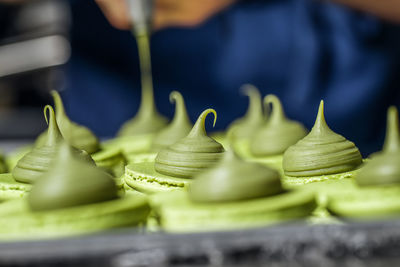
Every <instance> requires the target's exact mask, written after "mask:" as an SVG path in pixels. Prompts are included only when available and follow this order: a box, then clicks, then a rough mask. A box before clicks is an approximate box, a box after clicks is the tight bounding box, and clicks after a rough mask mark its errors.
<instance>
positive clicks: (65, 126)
mask: <svg viewBox="0 0 400 267" xmlns="http://www.w3.org/2000/svg"><path fill="white" fill-rule="evenodd" d="M51 95H52V96H53V99H54V105H55V109H56V118H57V123H58V126H59V127H60V131H61V133H62V135H63V137H64V139H65V140H66V141H67V142H68V143H69V144H70V145H71V146H73V147H75V148H77V149H81V150H85V151H86V152H88V153H89V154H93V153H95V152H97V151H99V149H100V144H99V140H98V138H97V137H96V136H95V135H94V134H93V132H92V131H91V130H89V128H87V127H85V126H82V125H79V124H77V123H75V122H72V121H71V120H70V119H69V118H68V116H67V114H66V113H65V109H64V104H63V102H62V99H61V97H60V95H59V93H58V92H57V91H54V90H53V91H51Z"/></svg>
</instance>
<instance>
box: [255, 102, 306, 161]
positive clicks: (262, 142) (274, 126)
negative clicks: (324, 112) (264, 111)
mask: <svg viewBox="0 0 400 267" xmlns="http://www.w3.org/2000/svg"><path fill="white" fill-rule="evenodd" d="M264 103H265V104H266V105H271V107H272V110H271V113H270V118H269V120H268V122H267V123H266V124H265V125H264V126H263V127H262V128H260V129H259V130H258V131H257V132H256V133H255V135H254V138H253V139H252V141H251V143H250V150H251V153H252V154H253V155H255V156H271V155H279V154H283V152H285V150H286V149H287V148H288V147H290V146H291V145H294V144H295V143H296V142H297V141H299V140H300V139H301V138H303V137H304V136H306V135H307V133H308V131H307V129H306V128H305V127H304V126H303V125H302V124H301V123H299V122H296V121H293V120H289V119H287V117H286V115H285V112H284V111H283V107H282V103H281V101H280V100H279V98H278V97H277V96H275V95H272V94H271V95H267V96H266V97H265V98H264Z"/></svg>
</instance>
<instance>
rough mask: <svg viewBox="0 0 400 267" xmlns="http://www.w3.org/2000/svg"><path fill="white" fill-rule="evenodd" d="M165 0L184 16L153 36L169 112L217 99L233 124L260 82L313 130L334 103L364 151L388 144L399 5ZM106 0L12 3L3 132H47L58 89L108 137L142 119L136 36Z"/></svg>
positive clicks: (197, 108)
mask: <svg viewBox="0 0 400 267" xmlns="http://www.w3.org/2000/svg"><path fill="white" fill-rule="evenodd" d="M156 1H157V2H158V5H157V8H158V10H159V11H158V12H159V14H162V12H164V13H165V14H169V13H168V12H170V13H171V14H172V15H171V17H168V16H164V17H161V16H158V17H157V19H158V24H157V25H158V27H157V29H156V30H155V31H154V33H153V34H152V36H151V50H152V63H153V79H154V87H155V97H156V103H157V106H158V109H159V110H160V112H161V113H163V114H165V115H167V116H169V117H171V116H172V115H173V111H174V107H173V106H172V105H171V104H170V103H169V101H168V95H169V93H170V92H171V91H172V90H179V91H180V92H182V94H183V96H184V97H185V100H186V102H187V106H188V111H189V114H190V116H191V118H192V120H194V119H195V118H196V117H197V115H199V114H200V112H201V111H202V110H204V109H205V108H208V107H212V108H215V109H216V110H217V112H218V121H217V125H216V129H217V130H219V129H224V128H225V127H226V126H227V125H228V124H229V123H230V122H231V121H232V120H234V119H235V118H237V117H239V116H242V115H243V114H244V112H245V110H246V108H247V99H246V98H245V97H244V96H242V95H240V93H239V87H240V86H241V85H242V84H244V83H252V84H254V85H255V86H257V87H258V88H259V89H260V91H261V92H262V94H263V95H265V94H268V93H274V94H277V95H278V96H279V97H280V98H281V99H282V102H283V104H284V107H285V109H286V113H287V115H288V117H289V118H291V119H296V120H299V121H301V122H303V123H304V124H305V125H306V126H307V127H308V128H309V129H310V128H311V127H312V125H313V122H314V119H315V116H316V112H317V109H318V103H319V101H320V100H321V99H324V100H325V107H326V118H327V121H328V124H329V125H330V127H331V128H332V129H333V130H335V131H337V132H338V133H340V134H342V135H343V136H345V137H346V138H348V139H349V140H351V141H354V142H355V143H356V145H357V146H358V147H359V148H360V150H361V152H362V153H363V154H364V156H366V155H368V154H369V153H371V152H374V151H376V150H378V149H380V147H381V145H382V143H383V136H384V130H385V122H386V110H387V108H388V106H389V105H397V106H399V104H400V90H399V88H400V26H399V24H398V22H397V20H396V14H395V13H394V12H393V13H391V14H390V16H385V13H384V12H383V14H382V13H379V12H377V13H378V14H372V13H374V12H369V11H368V10H360V9H359V8H358V9H352V8H351V7H349V6H348V5H342V4H341V3H337V2H346V1H345V0H340V1H333V0H332V1H314V0H242V1H239V0H237V1H234V0H230V1H229V0H227V1H221V2H220V4H219V6H218V7H214V6H215V5H216V4H215V3H217V2H215V1H209V0H207V1H202V2H201V0H156ZM106 2H107V1H106V0H102V1H100V0H99V1H92V0H87V1H72V0H71V1H63V0H31V1H29V0H28V1H13V0H0V138H1V139H3V140H7V139H16V138H23V139H30V138H32V139H33V138H35V137H36V136H37V134H38V133H40V132H41V131H42V130H43V129H44V128H45V121H44V119H43V114H42V108H43V106H44V105H45V104H47V103H51V101H50V97H49V94H48V92H49V91H50V90H52V89H56V90H59V91H61V94H62V97H63V99H64V101H65V105H66V111H67V114H68V115H69V116H70V118H71V119H72V120H74V121H76V122H78V123H81V124H84V125H86V126H88V127H89V128H91V129H92V130H93V131H94V132H95V133H96V134H97V135H99V136H100V137H111V136H113V135H114V134H115V133H116V132H117V130H118V129H119V127H120V126H121V124H122V123H123V122H125V121H126V120H127V119H129V118H131V117H132V116H134V114H135V113H136V111H137V109H138V105H139V102H140V72H139V63H138V54H137V46H136V41H135V39H134V37H133V35H132V34H131V32H130V31H129V30H127V29H126V25H125V24H124V16H126V14H125V15H124V14H123V11H118V10H117V9H118V8H116V10H117V14H120V15H117V16H116V17H115V16H114V17H113V16H112V15H111V14H115V12H114V13H113V12H111V11H112V10H111V9H113V7H112V6H110V5H108V4H107V3H106ZM108 2H109V1H108ZM117 2H119V0H115V1H114V3H117ZM349 2H352V1H349ZM355 2H357V1H355ZM358 2H360V1H358ZM366 2H368V1H366ZM199 3H201V4H199ZM221 3H222V4H221ZM99 5H100V7H101V9H100V7H99ZM208 7H210V8H208ZM393 8H395V7H393ZM203 9H204V10H203ZM160 10H161V11H160ZM118 12H119V13H118ZM174 12H175V13H176V14H175V13H174ZM201 12H203V13H204V14H207V15H201V16H200V15H199V14H200V13H201ZM104 14H105V15H106V16H105V15H104ZM106 17H107V18H106ZM398 19H399V20H398V21H400V17H399V18H398ZM163 21H164V23H163ZM165 21H172V23H165ZM110 22H111V24H110ZM114 26H116V27H114ZM128 29H129V28H128Z"/></svg>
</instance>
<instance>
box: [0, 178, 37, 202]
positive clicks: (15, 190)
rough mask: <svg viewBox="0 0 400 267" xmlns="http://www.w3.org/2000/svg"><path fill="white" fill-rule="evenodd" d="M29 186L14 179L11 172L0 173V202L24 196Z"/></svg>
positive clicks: (29, 188)
mask: <svg viewBox="0 0 400 267" xmlns="http://www.w3.org/2000/svg"><path fill="white" fill-rule="evenodd" d="M31 188H32V186H31V185H30V184H25V183H20V182H17V181H15V180H14V178H13V177H12V175H11V173H3V174H0V202H1V201H2V200H8V199H13V198H21V197H23V196H26V194H27V193H28V192H29V191H30V190H31Z"/></svg>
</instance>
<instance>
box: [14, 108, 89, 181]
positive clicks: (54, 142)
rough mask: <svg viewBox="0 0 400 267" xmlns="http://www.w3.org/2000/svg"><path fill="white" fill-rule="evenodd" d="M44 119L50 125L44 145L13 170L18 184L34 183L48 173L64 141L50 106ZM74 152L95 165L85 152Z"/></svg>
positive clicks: (34, 150)
mask: <svg viewBox="0 0 400 267" xmlns="http://www.w3.org/2000/svg"><path fill="white" fill-rule="evenodd" d="M47 113H49V115H47ZM44 117H45V119H46V122H47V124H48V129H47V134H46V135H45V137H44V138H43V140H42V142H43V144H42V145H41V146H38V147H35V148H33V150H32V151H31V152H29V153H27V154H26V155H25V156H24V157H22V158H21V159H20V160H19V161H18V163H17V165H16V166H15V168H14V169H13V170H12V175H13V177H14V179H15V180H16V181H18V182H22V183H33V182H35V181H36V179H37V178H38V177H39V176H41V175H42V174H43V173H44V172H46V171H47V170H48V169H49V167H50V165H51V163H52V161H53V158H54V156H55V155H56V153H57V150H58V147H59V144H60V143H61V142H62V141H63V140H64V139H63V136H62V135H61V132H60V129H59V128H58V125H57V120H56V116H55V113H54V110H53V108H52V107H51V106H50V105H47V106H46V107H45V108H44ZM74 151H75V153H77V154H78V155H79V156H80V157H82V158H83V159H84V160H86V161H88V162H91V163H92V164H94V162H93V160H92V158H91V157H90V156H89V155H88V154H87V153H86V152H85V151H79V150H77V149H75V150H74Z"/></svg>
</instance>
